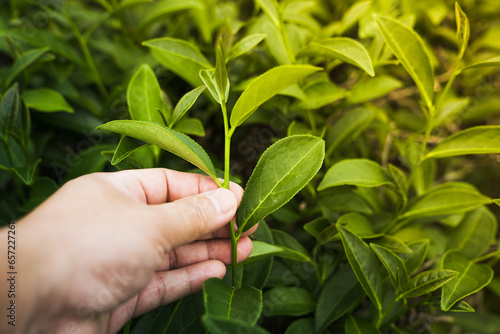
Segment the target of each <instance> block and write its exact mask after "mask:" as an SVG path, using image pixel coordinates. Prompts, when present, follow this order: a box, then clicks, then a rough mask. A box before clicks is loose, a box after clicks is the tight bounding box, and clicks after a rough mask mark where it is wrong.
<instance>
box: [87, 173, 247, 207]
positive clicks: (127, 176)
mask: <svg viewBox="0 0 500 334" xmlns="http://www.w3.org/2000/svg"><path fill="white" fill-rule="evenodd" d="M92 175H93V176H95V177H99V178H106V180H107V181H108V182H111V183H112V184H113V185H114V186H115V188H117V189H119V190H121V191H124V192H126V193H127V194H129V195H130V196H132V197H133V198H135V199H137V200H139V201H141V202H143V203H147V204H161V203H166V202H173V201H176V200H178V199H181V198H184V197H189V196H193V195H197V194H201V193H203V192H206V191H210V190H214V189H217V188H218V186H217V184H216V183H215V181H214V180H212V179H211V178H210V177H209V176H204V175H200V174H194V173H183V172H177V171H173V170H169V169H165V168H152V169H137V170H125V171H120V172H114V173H96V174H92ZM229 189H230V190H231V191H232V192H233V193H234V195H235V196H236V198H237V200H238V204H239V203H240V201H241V196H242V195H243V189H242V188H241V187H240V186H239V185H237V184H236V183H233V182H231V183H230V187H229Z"/></svg>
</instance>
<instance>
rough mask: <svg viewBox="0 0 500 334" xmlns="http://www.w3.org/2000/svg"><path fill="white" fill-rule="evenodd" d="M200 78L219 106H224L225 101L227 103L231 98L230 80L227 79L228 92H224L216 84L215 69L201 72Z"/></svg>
mask: <svg viewBox="0 0 500 334" xmlns="http://www.w3.org/2000/svg"><path fill="white" fill-rule="evenodd" d="M200 78H201V80H202V81H203V83H204V84H205V86H206V87H207V88H208V91H209V92H210V95H212V97H213V98H214V100H215V101H216V102H217V103H218V104H222V103H223V100H224V101H226V100H227V98H228V97H229V80H228V79H227V78H226V81H227V85H226V88H227V89H226V90H225V91H224V92H223V91H221V89H220V88H219V86H218V85H217V82H216V78H215V70H214V69H209V70H201V71H200Z"/></svg>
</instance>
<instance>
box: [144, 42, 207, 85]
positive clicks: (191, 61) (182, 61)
mask: <svg viewBox="0 0 500 334" xmlns="http://www.w3.org/2000/svg"><path fill="white" fill-rule="evenodd" d="M142 44H143V45H144V46H147V47H149V48H151V53H152V54H153V56H154V57H155V59H156V60H157V61H158V62H159V63H160V64H161V65H163V66H164V67H166V68H168V69H169V70H171V71H172V72H174V73H175V74H177V75H178V76H179V77H181V78H183V79H184V80H186V81H187V82H189V83H190V84H191V85H192V86H194V87H198V86H201V85H202V82H201V80H200V77H199V73H200V70H202V69H208V68H212V67H213V66H212V65H211V64H210V62H209V61H208V60H207V59H206V58H205V57H204V56H203V55H202V54H201V52H200V51H199V50H198V48H197V47H196V46H194V45H193V44H191V43H188V42H186V41H184V40H181V39H176V38H170V37H165V38H159V39H153V40H150V41H146V42H144V43H142Z"/></svg>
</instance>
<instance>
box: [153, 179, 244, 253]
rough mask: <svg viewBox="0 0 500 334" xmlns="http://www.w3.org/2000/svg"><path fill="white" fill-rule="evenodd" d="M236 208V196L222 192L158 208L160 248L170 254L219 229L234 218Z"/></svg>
mask: <svg viewBox="0 0 500 334" xmlns="http://www.w3.org/2000/svg"><path fill="white" fill-rule="evenodd" d="M237 206H238V204H237V200H236V196H235V195H234V194H233V193H232V192H231V191H230V190H228V189H223V188H219V189H216V190H212V191H208V192H205V193H202V194H198V195H195V196H190V197H185V198H182V199H179V200H176V201H174V202H170V203H165V204H161V205H157V206H156V207H157V209H159V211H160V217H161V219H159V220H157V221H156V224H157V227H158V229H157V230H159V232H160V236H161V238H162V244H163V246H164V247H165V248H166V249H167V251H168V250H172V249H173V248H175V247H177V246H180V245H184V244H187V243H190V242H192V241H194V240H196V239H199V238H201V237H202V236H204V235H207V234H209V233H211V232H214V231H216V230H218V229H220V228H221V227H222V226H223V225H224V224H226V223H228V222H229V221H230V220H231V218H233V217H234V215H235V213H236V209H237Z"/></svg>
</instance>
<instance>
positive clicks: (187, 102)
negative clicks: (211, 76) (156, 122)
mask: <svg viewBox="0 0 500 334" xmlns="http://www.w3.org/2000/svg"><path fill="white" fill-rule="evenodd" d="M205 88H206V87H205V86H200V87H197V88H195V89H193V90H192V91H190V92H188V93H186V94H184V96H183V97H181V99H180V100H179V102H178V103H177V105H176V106H175V108H174V111H173V112H172V118H171V121H170V126H172V127H173V126H174V125H175V123H177V122H178V121H179V120H180V119H181V118H182V116H184V115H185V114H186V112H187V111H188V110H189V109H190V108H191V107H192V106H193V104H194V103H195V102H196V100H197V99H198V97H199V96H200V94H201V93H203V91H204V90H205Z"/></svg>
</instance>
